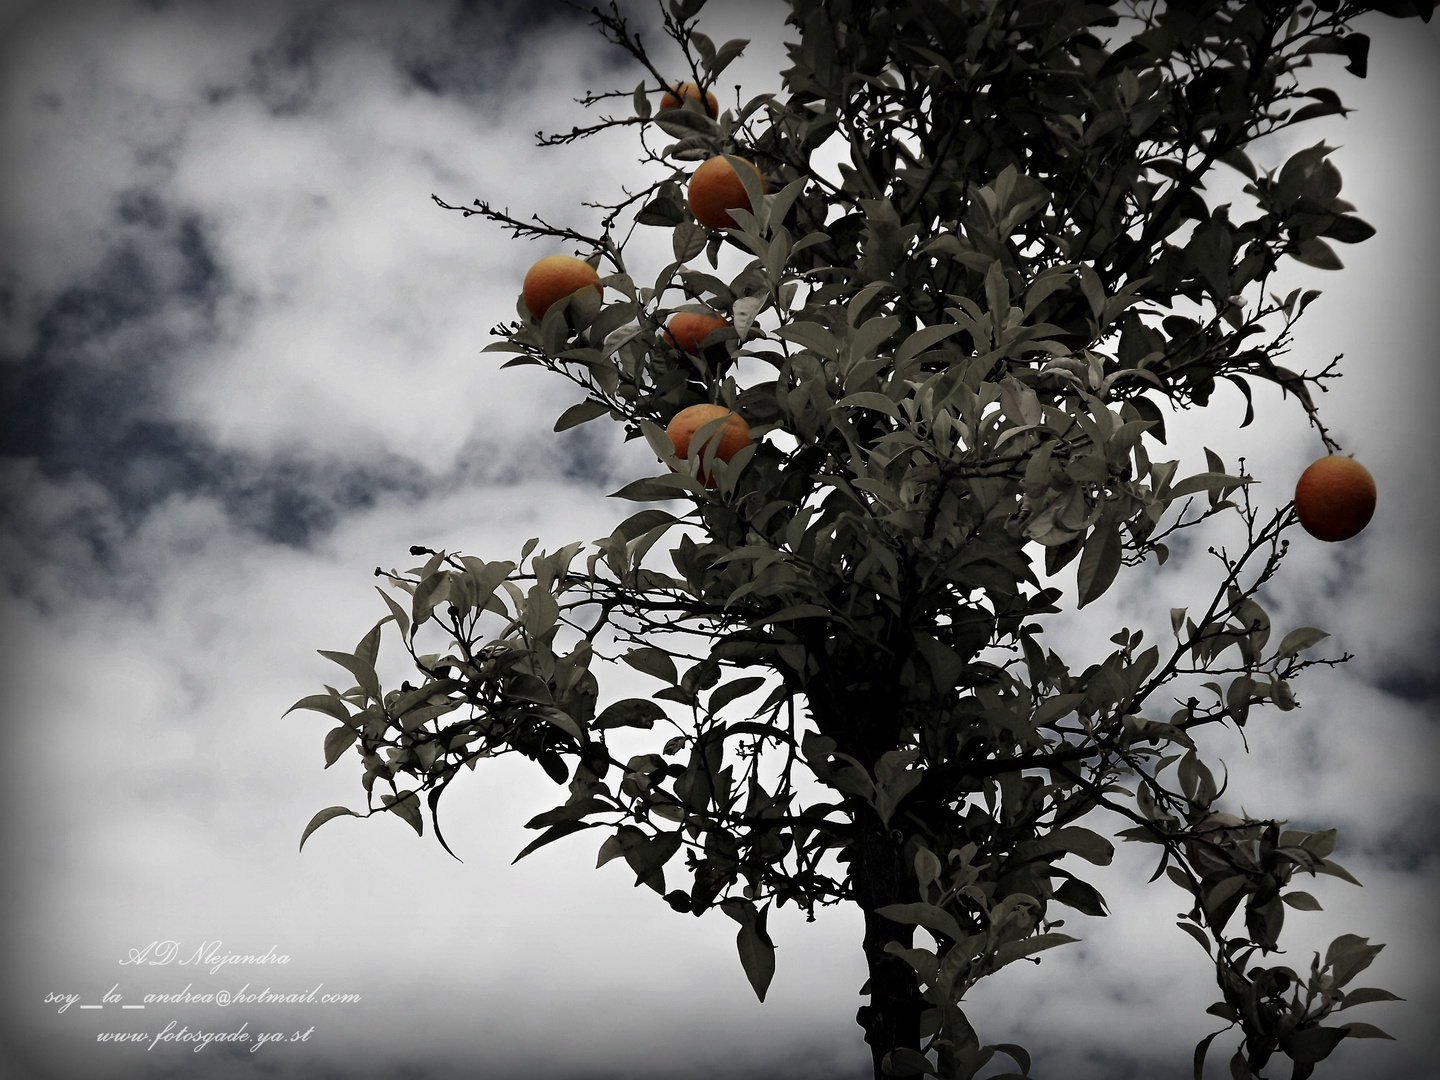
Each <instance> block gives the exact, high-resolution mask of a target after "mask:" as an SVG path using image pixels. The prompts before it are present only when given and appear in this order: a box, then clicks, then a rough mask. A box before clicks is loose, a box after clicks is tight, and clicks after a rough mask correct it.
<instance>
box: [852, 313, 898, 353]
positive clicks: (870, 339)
mask: <svg viewBox="0 0 1440 1080" xmlns="http://www.w3.org/2000/svg"><path fill="white" fill-rule="evenodd" d="M899 329H900V320H899V319H897V318H895V316H893V315H882V316H877V317H876V318H873V319H867V320H866V321H865V323H864V324H863V325H862V326H861V327H860V328H859V329H858V330H856V331H855V337H854V338H853V339H852V340H851V342H850V358H851V360H852V361H859V360H866V359H869V358H870V357H872V356H874V355H875V350H876V349H878V348H879V347H880V345H881V344H882V343H883V342H884V341H885V339H886V338H888V337H890V336H891V335H893V334H894V333H895V332H896V331H897V330H899Z"/></svg>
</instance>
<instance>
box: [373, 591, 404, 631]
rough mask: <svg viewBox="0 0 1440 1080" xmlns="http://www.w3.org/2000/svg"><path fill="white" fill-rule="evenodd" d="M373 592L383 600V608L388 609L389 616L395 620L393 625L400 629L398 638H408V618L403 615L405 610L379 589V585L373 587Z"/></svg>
mask: <svg viewBox="0 0 1440 1080" xmlns="http://www.w3.org/2000/svg"><path fill="white" fill-rule="evenodd" d="M375 591H376V592H378V593H379V594H380V599H382V600H384V601H385V606H386V607H388V608H389V609H390V614H391V616H392V617H393V618H394V619H395V625H396V626H398V627H399V628H400V636H401V637H409V636H410V616H409V615H407V614H406V613H405V609H404V608H403V607H401V606H400V605H399V604H398V603H397V602H396V600H395V598H394V597H393V596H391V595H390V594H389V593H388V592H386V591H385V590H384V589H382V588H380V586H379V585H376V586H375Z"/></svg>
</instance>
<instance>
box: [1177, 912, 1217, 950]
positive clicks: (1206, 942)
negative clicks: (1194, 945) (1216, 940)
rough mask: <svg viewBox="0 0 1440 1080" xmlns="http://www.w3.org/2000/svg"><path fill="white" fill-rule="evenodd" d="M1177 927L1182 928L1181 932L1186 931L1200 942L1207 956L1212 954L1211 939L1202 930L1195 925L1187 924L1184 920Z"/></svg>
mask: <svg viewBox="0 0 1440 1080" xmlns="http://www.w3.org/2000/svg"><path fill="white" fill-rule="evenodd" d="M1175 925H1176V926H1178V927H1180V929H1181V930H1184V931H1185V932H1186V933H1187V934H1189V935H1190V936H1191V937H1192V938H1194V939H1195V940H1196V941H1198V942H1199V943H1200V947H1201V948H1202V949H1204V950H1205V952H1206V953H1207V954H1208V953H1209V952H1210V939H1209V938H1208V937H1207V936H1206V935H1205V931H1204V930H1201V929H1200V927H1198V926H1196V925H1195V924H1194V923H1192V922H1187V921H1185V920H1184V919H1181V920H1180V921H1179V922H1177V923H1176V924H1175Z"/></svg>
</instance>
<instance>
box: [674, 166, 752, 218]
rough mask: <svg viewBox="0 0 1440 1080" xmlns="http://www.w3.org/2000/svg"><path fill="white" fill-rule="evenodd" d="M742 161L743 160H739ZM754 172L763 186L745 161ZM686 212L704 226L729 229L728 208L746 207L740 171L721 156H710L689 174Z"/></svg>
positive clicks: (748, 208)
mask: <svg viewBox="0 0 1440 1080" xmlns="http://www.w3.org/2000/svg"><path fill="white" fill-rule="evenodd" d="M741 160H743V159H741ZM745 164H746V165H749V166H750V168H751V169H754V171H755V179H756V180H759V181H760V186H761V188H762V189H763V188H764V186H765V180H764V178H763V177H762V176H761V175H760V170H759V169H756V168H755V165H754V164H753V163H752V162H749V161H746V162H745ZM686 200H687V201H688V202H689V203H690V213H692V214H694V215H695V220H696V221H698V222H699V223H700V224H701V225H704V226H705V227H706V228H707V229H733V228H735V219H734V218H732V217H731V216H730V214H729V211H730V210H732V209H736V208H739V209H741V210H750V211H752V212H753V210H754V208H753V207H752V206H751V205H750V196H749V195H748V194H746V192H745V185H744V184H742V183H741V182H740V174H739V173H737V172H736V171H735V169H734V168H733V167H732V166H731V164H730V162H728V161H726V160H725V159H724V158H723V157H712V158H710V159H709V160H708V161H706V162H704V163H703V164H702V165H701V166H700V167H699V168H698V169H696V170H695V171H694V172H693V173H691V174H690V189H689V192H688V193H687V195H686Z"/></svg>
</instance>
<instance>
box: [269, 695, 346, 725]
mask: <svg viewBox="0 0 1440 1080" xmlns="http://www.w3.org/2000/svg"><path fill="white" fill-rule="evenodd" d="M296 709H308V710H310V711H311V712H318V713H324V714H325V715H326V716H333V717H334V718H335V719H336V720H340V721H343V722H346V723H349V722H350V710H349V709H347V708H346V707H345V702H344V701H342V700H341V699H340V698H338V697H335V696H333V695H331V694H311V695H310V696H309V697H303V698H301V699H300V700H299V701H297V702H296V703H295V704H294V705H291V706H290V708H288V709H286V710H285V711H284V712H283V713H282V714H281V715H282V716H289V715H290V714H291V713H292V712H294V711H295V710H296Z"/></svg>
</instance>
